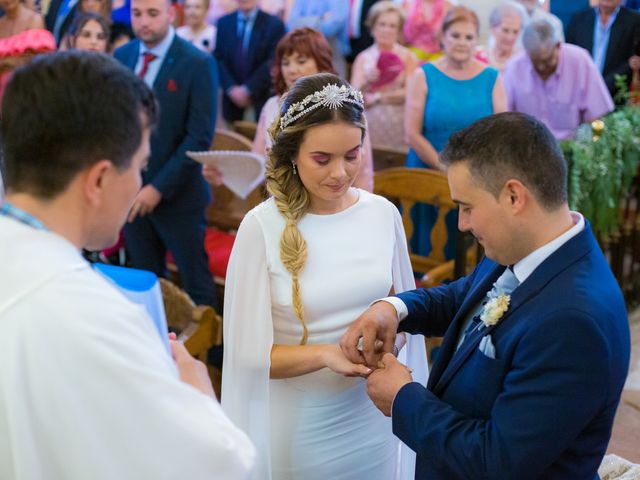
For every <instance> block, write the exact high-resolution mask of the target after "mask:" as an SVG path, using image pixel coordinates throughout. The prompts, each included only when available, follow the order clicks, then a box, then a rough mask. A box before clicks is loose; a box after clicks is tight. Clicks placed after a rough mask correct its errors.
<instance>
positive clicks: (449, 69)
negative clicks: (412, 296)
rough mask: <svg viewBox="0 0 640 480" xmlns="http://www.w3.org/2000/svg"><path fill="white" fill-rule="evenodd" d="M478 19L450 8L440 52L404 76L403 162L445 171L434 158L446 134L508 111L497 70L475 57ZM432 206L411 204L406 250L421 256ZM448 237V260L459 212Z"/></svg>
mask: <svg viewBox="0 0 640 480" xmlns="http://www.w3.org/2000/svg"><path fill="white" fill-rule="evenodd" d="M478 30H479V22H478V17H477V15H476V14H475V12H473V10H470V9H468V8H465V7H455V8H453V9H451V10H450V11H449V12H448V13H447V15H446V16H445V18H444V22H443V24H442V46H443V52H444V55H443V56H442V57H441V58H439V59H438V60H436V61H435V62H433V63H428V64H425V65H423V66H422V68H419V69H416V71H415V72H414V73H413V75H412V76H411V77H410V79H409V83H408V87H407V103H406V110H405V129H406V135H407V141H408V143H409V146H410V147H411V150H410V151H409V154H408V156H407V161H406V166H407V167H413V168H416V167H417V168H436V169H438V170H444V167H443V166H442V164H441V163H440V161H439V159H438V153H439V152H440V151H442V149H443V148H444V146H445V144H446V143H447V141H448V140H449V137H450V136H451V135H452V134H453V133H455V132H457V131H459V130H462V129H464V128H466V127H468V126H469V125H471V124H472V123H474V122H475V121H476V120H479V119H480V118H482V117H486V116H488V115H491V114H493V113H498V112H503V111H506V109H507V98H506V94H505V90H504V87H503V86H502V81H501V80H500V78H499V76H498V71H497V70H496V69H495V68H493V67H488V66H487V65H485V64H484V63H481V62H480V61H478V60H476V59H475V58H474V51H475V48H476V44H477V40H478V33H479V32H478ZM437 215H438V212H437V208H436V207H432V206H429V205H425V204H418V205H416V206H415V207H413V210H412V212H411V216H412V219H413V222H414V227H415V230H414V234H413V236H412V237H411V240H410V246H411V250H412V252H414V253H418V254H420V255H428V254H429V252H430V251H431V238H430V237H431V230H432V228H433V225H434V224H435V222H436V219H437ZM445 221H446V224H447V229H448V232H449V239H448V242H447V245H446V246H445V256H446V258H447V259H450V258H453V257H454V255H455V238H456V232H457V222H458V213H457V212H456V211H452V212H450V213H449V214H448V215H447V217H446V219H445Z"/></svg>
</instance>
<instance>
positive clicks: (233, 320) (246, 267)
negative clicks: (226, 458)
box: [222, 212, 273, 480]
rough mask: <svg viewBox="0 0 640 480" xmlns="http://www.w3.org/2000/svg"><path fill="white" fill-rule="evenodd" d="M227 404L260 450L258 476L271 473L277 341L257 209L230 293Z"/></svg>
mask: <svg viewBox="0 0 640 480" xmlns="http://www.w3.org/2000/svg"><path fill="white" fill-rule="evenodd" d="M223 333H224V361H223V370H222V372H223V373H222V408H223V410H224V411H225V412H226V414H227V415H228V416H229V418H230V419H231V421H232V422H233V423H234V424H235V425H236V426H238V427H239V428H241V429H242V430H243V431H244V432H245V433H246V434H247V435H248V436H249V438H250V439H251V441H252V442H253V444H254V446H255V447H256V450H257V452H258V458H257V461H256V467H255V470H254V473H253V476H252V477H251V478H252V479H255V480H270V479H271V454H270V447H269V445H270V420H269V417H270V413H269V412H270V409H269V367H270V355H271V347H272V345H273V324H272V318H271V294H270V288H269V274H268V270H267V255H266V246H265V235H264V231H263V229H262V227H261V225H260V222H259V220H258V219H257V218H256V215H255V214H254V212H250V213H249V214H247V216H245V218H244V220H243V221H242V224H241V225H240V228H239V229H238V233H237V236H236V239H235V242H234V245H233V249H232V251H231V257H230V260H229V266H228V269H227V276H226V280H225V294H224V327H223Z"/></svg>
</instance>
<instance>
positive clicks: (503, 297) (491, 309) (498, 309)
mask: <svg viewBox="0 0 640 480" xmlns="http://www.w3.org/2000/svg"><path fill="white" fill-rule="evenodd" d="M510 301H511V295H507V294H505V293H501V294H499V295H495V296H493V297H492V298H490V299H489V300H488V301H487V303H486V304H485V306H484V308H483V309H482V314H480V320H482V322H483V323H484V326H485V327H490V326H491V325H495V324H496V323H498V321H499V320H500V319H501V318H502V316H503V315H504V313H505V312H506V311H507V310H508V309H509V302H510Z"/></svg>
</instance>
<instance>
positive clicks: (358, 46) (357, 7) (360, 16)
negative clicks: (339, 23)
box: [347, 0, 378, 63]
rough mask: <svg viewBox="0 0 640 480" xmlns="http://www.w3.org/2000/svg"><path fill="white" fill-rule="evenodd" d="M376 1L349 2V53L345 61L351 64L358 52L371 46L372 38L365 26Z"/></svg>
mask: <svg viewBox="0 0 640 480" xmlns="http://www.w3.org/2000/svg"><path fill="white" fill-rule="evenodd" d="M377 1H378V0H351V9H350V11H349V44H350V46H351V53H350V54H349V56H348V57H347V61H348V62H350V63H353V61H354V60H355V58H356V57H357V56H358V54H359V53H360V52H362V51H363V50H366V49H367V48H369V47H370V46H371V45H373V38H372V37H371V33H369V29H368V28H367V26H366V25H365V23H366V21H367V15H369V10H371V7H373V4H374V3H376V2H377Z"/></svg>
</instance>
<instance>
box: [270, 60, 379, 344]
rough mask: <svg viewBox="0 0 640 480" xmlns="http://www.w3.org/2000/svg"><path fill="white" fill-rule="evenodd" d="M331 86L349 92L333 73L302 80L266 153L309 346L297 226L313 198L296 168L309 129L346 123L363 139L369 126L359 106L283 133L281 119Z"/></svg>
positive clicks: (325, 111)
mask: <svg viewBox="0 0 640 480" xmlns="http://www.w3.org/2000/svg"><path fill="white" fill-rule="evenodd" d="M327 85H341V86H346V87H348V86H349V84H348V83H346V82H345V81H344V80H341V79H340V78H339V77H337V76H336V75H333V74H330V73H319V74H316V75H310V76H308V77H303V78H300V79H299V80H298V81H297V82H296V84H295V85H293V86H292V87H291V89H290V90H289V91H288V92H287V93H286V94H285V95H284V97H283V98H282V101H281V103H280V112H279V113H280V115H279V116H278V118H276V119H275V120H274V122H273V123H272V124H271V125H270V127H269V136H270V137H271V140H272V147H271V148H270V149H269V150H268V152H267V165H266V172H265V185H266V187H267V191H268V192H269V194H270V195H271V196H272V197H273V199H274V201H275V203H276V207H277V208H278V211H280V213H281V214H282V216H284V218H285V220H286V224H285V227H284V230H283V231H282V235H281V237H280V260H282V263H283V265H284V266H285V268H286V269H287V271H288V272H289V273H290V274H291V296H292V303H293V310H294V312H295V314H296V316H297V317H298V320H300V323H301V324H302V329H303V334H302V339H301V340H300V344H301V345H305V344H306V343H307V340H308V337H309V331H308V329H307V324H306V322H305V319H304V306H303V304H302V293H301V291H300V272H302V269H303V268H304V266H305V263H306V261H307V242H306V241H305V239H304V237H303V236H302V233H301V232H300V230H299V229H298V222H299V221H300V219H301V218H302V217H303V216H304V214H305V213H307V210H308V209H309V203H310V196H309V192H308V191H307V189H306V188H305V186H304V184H303V183H302V180H301V179H300V177H299V176H298V175H296V174H295V173H294V168H293V166H292V162H295V161H297V159H298V155H299V152H300V145H301V144H302V142H303V140H304V136H305V132H306V131H307V130H308V129H309V128H312V127H314V126H316V125H323V124H326V123H330V122H345V123H348V124H352V125H356V126H358V127H360V128H361V129H362V131H363V135H364V131H365V128H366V126H365V121H364V118H363V109H362V105H360V104H357V102H355V103H354V102H344V104H343V105H342V106H340V108H316V109H312V110H310V111H309V112H308V113H306V114H305V115H303V116H302V117H301V118H298V119H296V120H295V121H290V122H289V123H288V124H287V126H286V127H285V128H280V118H281V117H282V116H284V115H286V112H287V110H288V109H289V107H290V106H291V105H293V104H296V103H299V102H301V101H302V100H303V99H305V98H307V97H308V96H309V95H312V94H314V92H321V91H322V90H323V88H324V87H325V86H327Z"/></svg>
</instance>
